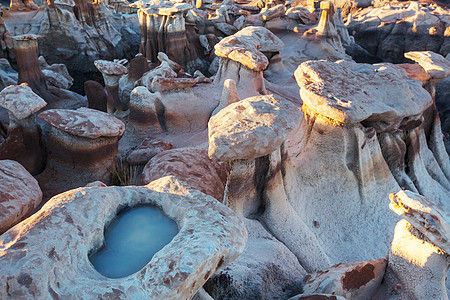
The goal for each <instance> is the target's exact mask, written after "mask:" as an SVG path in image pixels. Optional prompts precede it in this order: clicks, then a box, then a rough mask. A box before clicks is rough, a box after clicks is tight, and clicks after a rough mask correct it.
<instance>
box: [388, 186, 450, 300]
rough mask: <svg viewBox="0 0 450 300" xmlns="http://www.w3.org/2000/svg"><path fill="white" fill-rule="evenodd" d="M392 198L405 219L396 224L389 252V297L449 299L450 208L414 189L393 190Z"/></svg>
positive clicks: (397, 210) (391, 206) (394, 208)
mask: <svg viewBox="0 0 450 300" xmlns="http://www.w3.org/2000/svg"><path fill="white" fill-rule="evenodd" d="M390 199H391V204H390V205H389V207H390V208H391V209H392V210H393V211H394V212H395V213H397V214H399V215H400V216H401V217H402V218H404V219H403V220H401V221H400V222H398V223H397V226H396V227H395V234H394V238H393V240H392V244H391V249H390V250H389V253H388V258H387V259H388V265H387V268H386V275H385V278H384V281H385V286H386V295H385V298H389V297H390V296H391V295H395V296H397V297H398V299H426V298H430V297H431V298H433V299H448V295H447V292H446V288H445V281H446V279H447V278H446V277H447V273H448V268H449V252H448V251H449V250H450V247H449V232H450V215H449V213H448V211H445V210H443V209H442V208H440V207H439V206H437V205H435V204H434V203H433V202H432V201H430V200H428V199H427V198H425V197H423V196H421V195H419V194H417V193H414V192H411V191H400V192H398V193H394V194H391V196H390ZM447 199H448V198H447Z"/></svg>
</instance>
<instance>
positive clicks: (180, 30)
mask: <svg viewBox="0 0 450 300" xmlns="http://www.w3.org/2000/svg"><path fill="white" fill-rule="evenodd" d="M190 9H192V6H191V5H190V4H188V3H181V2H178V3H177V2H172V1H166V2H165V3H164V4H162V5H158V4H156V3H150V5H149V6H146V7H141V8H140V9H139V11H138V17H139V25H140V27H141V44H140V48H139V51H140V52H141V53H142V54H143V55H144V56H145V57H146V58H147V59H148V60H151V61H152V62H156V61H158V53H159V52H164V53H165V54H167V55H168V57H169V58H170V59H171V60H173V61H175V62H177V63H178V64H180V65H181V66H183V67H185V68H186V69H187V70H189V71H190V70H192V69H193V68H195V65H198V62H197V60H198V54H197V50H196V48H195V46H194V45H192V44H191V43H192V41H191V40H190V39H188V36H187V33H186V21H185V17H184V14H185V13H186V12H187V11H188V10H190ZM193 71H195V69H193V70H192V72H193Z"/></svg>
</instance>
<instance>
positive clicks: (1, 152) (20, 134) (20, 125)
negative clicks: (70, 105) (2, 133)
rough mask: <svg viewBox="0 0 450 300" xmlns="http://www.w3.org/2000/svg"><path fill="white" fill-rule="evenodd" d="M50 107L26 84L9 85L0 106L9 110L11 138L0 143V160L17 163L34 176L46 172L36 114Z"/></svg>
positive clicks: (42, 144) (41, 137)
mask: <svg viewBox="0 0 450 300" xmlns="http://www.w3.org/2000/svg"><path fill="white" fill-rule="evenodd" d="M46 105H47V103H46V102H45V101H44V100H43V99H42V98H41V97H39V96H38V95H36V94H35V93H34V92H33V91H32V90H31V88H30V87H29V86H28V85H27V84H26V83H22V84H21V85H10V86H8V87H7V88H5V89H3V90H2V91H1V92H0V106H1V107H3V108H5V109H7V110H8V115H9V126H8V134H7V136H6V137H5V140H4V142H3V143H0V159H12V160H15V161H18V162H20V163H21V164H22V166H24V167H25V169H27V170H28V172H30V173H31V174H32V175H37V174H39V173H40V172H42V171H43V169H44V166H45V163H46V149H45V143H44V140H43V136H42V132H41V127H40V126H39V125H38V124H37V123H36V118H35V113H36V112H38V111H39V110H41V109H42V108H44V107H45V106H46Z"/></svg>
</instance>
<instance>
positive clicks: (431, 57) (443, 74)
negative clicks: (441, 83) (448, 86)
mask: <svg viewBox="0 0 450 300" xmlns="http://www.w3.org/2000/svg"><path fill="white" fill-rule="evenodd" d="M405 57H406V58H409V59H411V60H413V61H415V62H417V63H418V64H419V65H420V66H421V67H422V68H424V69H425V71H427V73H428V74H430V76H431V77H433V78H436V79H441V80H442V79H445V78H447V77H448V76H450V60H448V59H446V58H445V57H443V56H442V55H440V54H437V53H434V52H432V51H411V52H406V53H405Z"/></svg>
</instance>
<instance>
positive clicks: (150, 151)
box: [127, 137, 173, 165]
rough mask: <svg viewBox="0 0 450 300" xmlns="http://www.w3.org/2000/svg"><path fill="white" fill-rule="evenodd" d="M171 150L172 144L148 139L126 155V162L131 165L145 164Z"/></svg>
mask: <svg viewBox="0 0 450 300" xmlns="http://www.w3.org/2000/svg"><path fill="white" fill-rule="evenodd" d="M172 148H173V145H172V143H170V142H168V141H163V140H160V139H156V138H152V137H148V138H146V139H144V140H143V141H142V143H141V144H140V145H139V146H137V147H136V148H134V149H133V150H132V151H131V152H130V153H129V154H128V155H127V162H128V163H129V164H132V165H142V164H146V163H147V162H148V161H149V160H150V159H152V158H153V157H154V156H155V155H158V154H159V153H161V152H163V151H165V150H170V149H172Z"/></svg>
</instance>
